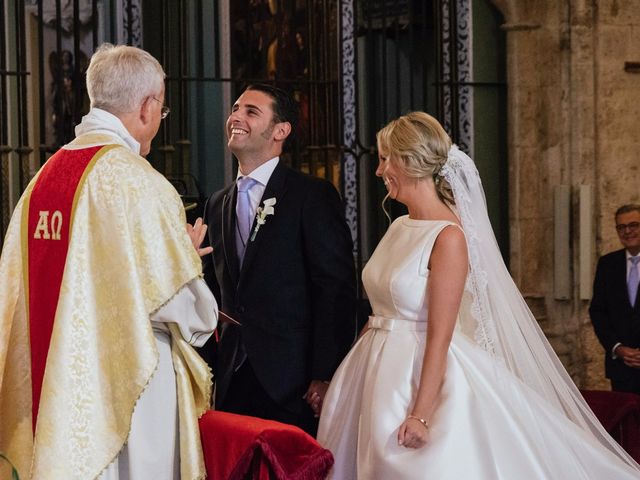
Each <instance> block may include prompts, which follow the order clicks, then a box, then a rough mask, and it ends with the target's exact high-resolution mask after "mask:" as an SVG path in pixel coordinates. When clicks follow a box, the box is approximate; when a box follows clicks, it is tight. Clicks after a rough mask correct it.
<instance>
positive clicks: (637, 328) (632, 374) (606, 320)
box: [589, 249, 640, 381]
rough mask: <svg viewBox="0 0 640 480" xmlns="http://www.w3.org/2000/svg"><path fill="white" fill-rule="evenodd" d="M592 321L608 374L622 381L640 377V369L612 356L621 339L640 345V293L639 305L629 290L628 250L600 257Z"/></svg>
mask: <svg viewBox="0 0 640 480" xmlns="http://www.w3.org/2000/svg"><path fill="white" fill-rule="evenodd" d="M589 314H590V315H591V322H592V323H593V327H594V330H595V332H596V335H597V336H598V339H599V340H600V343H601V344H602V346H603V347H604V349H605V373H606V376H607V378H610V379H612V380H618V381H629V380H632V379H633V378H636V379H639V380H640V370H639V369H636V368H631V367H627V366H626V365H625V364H624V362H623V361H622V360H620V359H617V360H614V359H613V358H612V357H611V349H612V348H613V347H614V345H615V344H616V343H618V342H621V343H622V344H623V345H625V346H627V347H636V348H637V347H640V297H639V300H637V301H636V304H635V307H632V306H631V304H630V303H629V295H628V293H627V259H626V254H625V250H624V249H623V250H617V251H615V252H611V253H609V254H607V255H604V256H602V257H600V260H599V261H598V267H597V269H596V276H595V280H594V282H593V298H592V299H591V305H590V307H589Z"/></svg>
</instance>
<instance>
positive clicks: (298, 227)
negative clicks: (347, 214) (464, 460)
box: [201, 85, 356, 434]
mask: <svg viewBox="0 0 640 480" xmlns="http://www.w3.org/2000/svg"><path fill="white" fill-rule="evenodd" d="M297 117H298V107H297V104H296V103H295V101H294V100H293V98H292V97H291V96H290V95H289V94H287V93H286V92H284V91H282V90H280V89H277V88H274V87H271V86H269V85H252V86H250V87H248V88H247V90H245V91H244V93H243V94H242V95H241V96H240V97H239V98H238V100H237V101H236V102H235V104H234V105H233V108H232V112H231V114H230V116H229V118H228V120H227V125H226V130H227V136H228V145H229V149H230V150H231V152H233V154H234V155H235V157H236V158H237V159H238V164H239V165H238V166H239V169H238V170H239V171H238V179H237V181H236V183H234V184H232V185H229V186H227V187H226V188H224V189H223V190H221V191H219V192H216V193H214V194H213V195H212V196H211V198H210V199H209V200H208V203H207V206H206V207H205V210H206V211H205V218H206V223H207V224H208V225H209V236H208V238H209V242H210V244H211V246H213V254H212V255H209V256H208V258H206V259H205V264H204V271H205V279H206V280H207V283H208V284H209V286H210V287H211V289H212V290H213V291H214V293H215V294H216V296H217V298H218V302H219V304H220V308H221V310H222V311H224V312H225V313H227V314H229V315H230V316H232V317H234V318H235V319H237V320H238V321H239V322H240V323H241V324H242V326H241V327H238V326H235V325H231V324H225V325H224V326H223V329H222V334H221V336H220V341H219V343H218V344H217V345H216V346H214V345H212V343H213V342H212V341H210V342H209V345H206V346H205V348H204V349H203V351H201V353H202V355H203V356H204V357H205V358H206V359H207V360H208V361H209V362H210V364H212V366H213V368H214V374H215V380H216V409H219V410H223V411H228V412H233V413H239V414H244V415H252V416H257V417H261V418H267V419H272V420H278V421H281V422H285V423H290V424H294V425H298V426H299V427H301V428H303V429H304V430H306V431H307V432H309V433H311V434H315V431H316V429H317V419H316V418H314V417H317V415H318V414H319V412H320V408H321V407H322V400H323V398H324V394H325V393H326V389H327V383H328V381H329V380H330V379H331V377H332V375H333V373H334V371H335V369H336V368H337V366H338V364H339V363H340V361H341V360H342V358H343V356H344V355H345V354H346V352H347V350H348V348H349V346H350V345H351V343H352V341H353V339H354V336H355V316H356V293H355V292H356V277H355V268H354V263H353V254H352V248H353V243H352V240H351V234H350V231H349V229H348V227H347V224H346V222H345V219H344V212H343V206H342V202H341V200H340V197H339V195H338V192H337V191H336V189H335V188H334V187H333V185H332V184H331V183H329V182H327V181H325V180H320V179H318V178H314V177H311V176H308V175H304V174H301V173H299V172H296V171H294V170H292V169H290V168H288V167H286V166H285V165H284V164H283V163H282V162H281V161H279V155H280V154H281V152H282V148H283V145H284V143H285V141H286V140H287V137H288V136H289V134H290V133H291V132H292V130H293V129H294V128H295V125H296V122H297ZM245 176H249V177H251V178H252V180H250V181H249V182H250V183H251V184H252V186H251V187H250V189H249V190H248V191H247V193H243V192H242V191H243V190H245V189H246V187H245V186H243V185H244V182H245V181H246V180H247V179H244V180H243V179H242V177H245ZM239 189H240V191H241V193H239V192H238V190H239ZM241 195H248V197H249V199H251V203H252V211H251V213H250V219H251V220H250V221H247V222H246V225H247V226H246V227H245V230H246V229H249V223H253V225H251V229H250V233H249V234H248V235H247V234H246V233H245V234H242V231H241V230H242V228H241V224H242V218H244V215H245V212H244V211H240V210H241V208H242V207H241V202H242V199H240V198H239V197H240V196H241ZM245 198H246V197H245ZM272 199H275V204H274V205H272V206H273V211H271V210H269V208H268V207H269V205H270V204H271V202H272V201H273V200H272ZM245 202H246V200H245ZM261 208H262V209H263V211H262V214H261V213H260V212H261V210H260V209H261ZM239 219H240V220H239ZM258 220H260V221H258ZM262 222H263V223H262ZM243 237H244V238H243ZM243 250H244V256H243V254H242V251H243ZM214 350H215V351H216V352H215V355H212V353H213V351H214ZM211 356H214V357H215V358H211ZM208 357H209V358H208Z"/></svg>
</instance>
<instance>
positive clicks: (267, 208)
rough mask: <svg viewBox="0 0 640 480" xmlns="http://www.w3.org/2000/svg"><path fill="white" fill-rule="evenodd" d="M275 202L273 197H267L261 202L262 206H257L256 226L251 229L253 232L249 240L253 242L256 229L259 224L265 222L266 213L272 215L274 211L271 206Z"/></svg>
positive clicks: (256, 232) (258, 228) (258, 227)
mask: <svg viewBox="0 0 640 480" xmlns="http://www.w3.org/2000/svg"><path fill="white" fill-rule="evenodd" d="M275 204H276V199H275V197H271V198H267V199H266V200H265V201H264V202H262V206H261V207H258V210H256V227H255V228H254V229H253V233H252V234H251V241H252V242H253V241H254V240H255V239H256V235H257V234H258V230H260V226H261V225H264V224H265V223H267V215H273V214H274V213H276V211H275V209H274V208H273V206H274V205H275Z"/></svg>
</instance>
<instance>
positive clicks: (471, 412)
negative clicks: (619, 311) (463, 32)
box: [318, 112, 640, 480]
mask: <svg viewBox="0 0 640 480" xmlns="http://www.w3.org/2000/svg"><path fill="white" fill-rule="evenodd" d="M377 139H378V151H379V166H378V169H377V171H376V175H378V176H379V177H382V179H383V180H384V183H385V185H386V187H387V189H388V196H390V197H391V198H394V199H396V200H398V201H400V202H402V203H403V204H405V205H406V206H407V208H408V211H409V215H407V216H404V217H400V218H398V219H397V220H396V221H395V222H393V224H392V225H391V226H390V227H389V230H388V231H387V233H386V234H385V236H384V238H383V239H382V240H381V241H380V244H379V245H378V247H377V249H376V251H375V252H374V254H373V255H372V257H371V259H370V261H369V262H368V264H367V266H366V268H365V269H364V271H363V274H362V275H363V282H364V285H365V288H366V290H367V293H368V295H369V299H370V300H371V304H372V307H373V312H374V315H373V316H371V317H370V318H369V321H368V323H367V325H366V326H365V329H364V330H363V333H362V334H361V336H360V338H359V340H358V342H357V343H356V344H355V346H354V347H353V349H352V350H351V352H350V353H349V355H348V356H347V357H346V358H345V360H344V361H343V363H342V365H341V366H340V368H339V369H338V371H337V372H336V373H335V375H334V377H333V380H332V382H331V385H330V387H329V391H328V392H327V395H326V397H325V399H324V405H323V407H322V414H321V418H320V428H319V431H318V440H319V442H320V443H321V444H322V445H324V446H325V447H326V448H329V449H330V450H331V451H332V452H333V455H334V457H335V465H334V468H333V470H332V474H331V478H333V479H340V480H352V479H384V480H386V479H389V480H391V479H393V480H396V479H438V480H443V479H456V480H459V479H461V478H462V479H483V480H496V479H509V480H513V479H563V480H564V479H571V480H577V479H594V480H596V479H597V480H603V479H632V478H636V479H637V478H640V466H639V465H638V464H636V463H635V462H634V460H633V459H632V458H631V457H630V456H629V455H628V454H626V453H625V452H624V450H623V449H622V448H621V447H620V446H619V445H618V444H617V443H615V441H614V440H613V439H612V438H611V437H610V436H609V435H608V434H607V433H606V431H605V430H604V429H603V428H602V426H601V425H600V424H599V422H598V420H597V419H596V417H595V416H594V415H593V413H592V412H591V410H590V409H589V407H588V406H587V404H586V403H585V401H584V400H583V399H582V397H581V395H580V393H579V391H578V390H577V388H576V387H575V385H574V384H573V382H572V381H571V379H570V377H569V376H568V374H567V373H566V371H565V370H564V368H563V367H562V365H561V363H560V361H559V360H558V358H557V357H556V355H555V353H554V352H553V350H552V349H551V346H550V345H549V343H548V342H547V340H546V339H545V337H544V334H543V333H542V331H541V330H540V328H539V327H538V325H537V322H536V320H535V318H534V317H533V315H532V314H531V312H530V311H529V309H528V308H527V305H526V303H525V302H524V299H523V298H522V296H521V295H520V293H519V291H518V289H517V288H516V286H515V284H514V283H513V280H512V279H511V277H510V275H509V272H508V270H507V269H506V267H505V265H504V263H503V261H502V257H501V256H500V251H499V250H498V246H497V243H496V240H495V237H494V235H493V231H492V229H491V225H490V223H489V218H488V216H487V210H486V204H485V200H484V192H483V190H482V185H481V183H480V178H479V176H478V172H477V170H476V168H475V166H474V164H473V161H472V160H471V159H470V158H469V157H468V156H467V155H465V154H464V153H463V152H461V151H460V150H459V149H458V148H457V147H456V146H455V145H452V144H451V140H450V139H449V137H448V136H447V134H446V133H445V131H444V129H443V128H442V126H441V125H440V124H439V123H438V122H437V121H436V120H435V119H434V118H433V117H431V116H429V115H427V114H426V113H422V112H414V113H410V114H408V115H405V116H402V117H400V118H399V119H397V120H394V121H392V122H391V123H389V124H388V125H387V126H386V127H384V128H383V129H382V130H381V131H380V132H378V135H377Z"/></svg>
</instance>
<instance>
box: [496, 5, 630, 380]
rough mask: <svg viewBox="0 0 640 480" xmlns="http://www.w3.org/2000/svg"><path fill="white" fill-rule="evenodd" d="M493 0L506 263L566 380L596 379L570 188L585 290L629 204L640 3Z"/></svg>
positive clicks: (596, 348) (598, 352)
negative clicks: (500, 41) (504, 145)
mask: <svg viewBox="0 0 640 480" xmlns="http://www.w3.org/2000/svg"><path fill="white" fill-rule="evenodd" d="M494 5H495V6H496V7H497V8H498V9H499V10H500V11H501V12H502V14H503V15H504V17H505V20H506V21H505V24H504V25H503V28H504V29H505V30H506V32H507V84H508V117H509V118H508V132H507V136H508V151H509V203H510V239H511V252H510V256H511V265H510V266H511V272H512V274H513V276H514V278H515V280H516V283H517V284H518V286H519V287H520V288H521V290H522V292H523V294H524V295H525V298H526V300H527V302H528V304H529V305H530V306H531V308H532V310H533V312H534V314H535V315H536V317H537V318H538V321H539V322H540V325H541V327H542V328H543V329H544V331H545V333H546V334H547V336H548V338H549V340H550V342H551V343H552V345H553V347H554V348H555V349H556V351H557V353H558V354H559V356H560V358H561V360H562V361H563V363H564V364H565V366H566V367H567V369H568V370H569V372H570V373H571V375H572V376H573V378H574V380H575V381H576V382H577V383H578V385H579V386H581V387H583V388H608V381H606V380H605V379H604V373H603V365H602V363H603V351H602V348H601V347H600V345H599V343H598V342H597V339H596V338H595V335H594V334H593V329H592V327H591V323H590V321H589V315H588V305H589V301H588V300H587V299H581V298H580V281H581V272H580V262H579V260H580V242H579V235H580V228H581V226H582V228H583V229H584V224H583V225H580V221H579V211H580V203H579V189H580V186H581V185H591V186H593V189H594V190H593V192H594V195H593V197H594V198H593V209H592V211H591V218H592V220H593V223H594V229H593V231H592V232H587V234H588V235H589V237H591V238H592V241H593V249H592V251H591V252H590V253H591V254H590V256H589V257H588V258H589V262H588V263H589V268H590V269H591V272H590V274H589V275H587V276H586V280H585V281H588V283H589V284H588V285H587V287H588V291H590V285H591V282H592V280H593V272H595V264H596V262H597V259H598V257H599V256H600V255H602V254H604V253H607V252H609V251H612V250H614V249H617V248H619V243H618V240H617V237H616V234H615V230H614V228H613V212H614V211H615V209H616V208H617V207H618V206H619V205H621V204H623V203H629V202H636V203H637V202H639V201H640V188H639V187H638V184H639V181H638V173H639V172H638V170H639V169H640V159H639V158H638V154H637V152H638V151H639V150H640V149H639V148H638V147H640V134H639V130H638V121H639V119H640V102H639V101H638V99H640V74H634V73H628V72H625V68H624V65H625V62H629V61H635V62H638V61H640V0H624V1H622V0H605V1H599V2H592V1H587V0H563V1H557V0H494ZM557 185H570V186H571V192H572V193H571V224H570V225H569V226H568V227H569V234H570V238H571V245H570V251H571V268H572V271H571V278H572V279H573V284H572V295H571V297H570V298H569V299H568V300H557V299H555V298H554V277H553V272H554V264H553V261H554V244H553V238H554V237H553V227H554V218H553V212H554V206H553V192H554V187H555V186H557ZM587 253H588V252H587ZM582 277H583V278H585V276H584V274H583V275H582Z"/></svg>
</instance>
